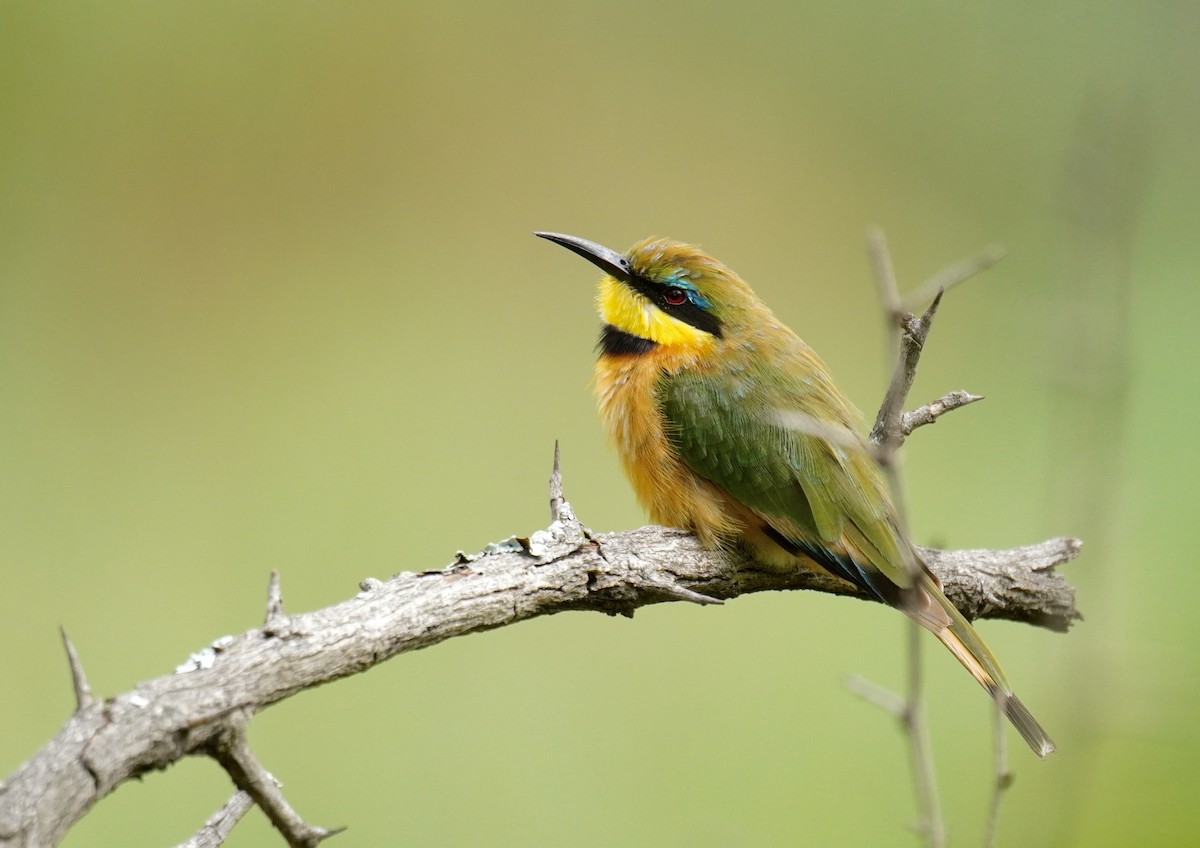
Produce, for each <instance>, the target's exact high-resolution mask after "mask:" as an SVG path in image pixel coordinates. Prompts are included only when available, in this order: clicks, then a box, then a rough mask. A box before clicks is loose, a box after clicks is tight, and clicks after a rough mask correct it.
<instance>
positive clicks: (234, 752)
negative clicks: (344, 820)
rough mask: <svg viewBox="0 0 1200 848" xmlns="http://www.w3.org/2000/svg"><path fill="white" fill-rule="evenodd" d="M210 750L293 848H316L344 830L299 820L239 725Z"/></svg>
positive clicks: (226, 730)
mask: <svg viewBox="0 0 1200 848" xmlns="http://www.w3.org/2000/svg"><path fill="white" fill-rule="evenodd" d="M210 750H211V753H212V755H213V758H214V759H216V760H217V762H219V763H220V764H221V766H222V767H223V768H224V769H225V771H227V772H229V776H230V777H231V778H232V779H233V782H234V783H235V784H236V785H237V787H238V788H239V789H241V790H242V791H243V792H246V793H247V794H249V795H250V797H251V798H252V799H253V800H254V803H256V804H258V806H259V807H260V808H261V809H262V811H263V812H264V813H266V814H267V818H269V819H270V820H271V824H273V825H275V828H276V829H277V830H278V831H279V832H280V833H281V834H282V835H283V838H284V839H286V840H287V843H288V845H290V846H292V848H316V846H317V845H319V844H321V843H322V842H324V841H325V840H326V839H328V838H329V837H331V836H336V835H337V834H339V833H341V832H342V831H343V830H345V828H344V827H342V828H334V829H327V828H323V827H317V826H316V825H311V824H309V823H308V822H306V821H305V820H304V819H303V818H301V816H300V814H299V813H297V812H296V810H295V809H294V808H293V807H292V805H291V804H289V803H288V801H287V799H286V798H284V797H283V791H282V788H281V786H280V783H279V781H278V780H276V779H275V777H274V775H272V774H271V773H270V772H269V771H267V770H266V769H265V768H263V766H262V763H260V762H259V761H258V758H257V757H255V756H254V752H253V751H251V750H250V746H249V744H247V742H246V734H245V730H244V728H243V727H242V724H241V723H240V722H237V723H234V724H232V725H231V726H230V727H228V728H227V729H225V730H224V731H223V732H222V733H220V734H218V735H217V736H216V737H215V738H214V739H213V742H212V745H211V749H210Z"/></svg>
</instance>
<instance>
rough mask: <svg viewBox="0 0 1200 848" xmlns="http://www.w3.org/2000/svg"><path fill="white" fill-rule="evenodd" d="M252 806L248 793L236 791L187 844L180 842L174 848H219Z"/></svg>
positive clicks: (252, 800)
mask: <svg viewBox="0 0 1200 848" xmlns="http://www.w3.org/2000/svg"><path fill="white" fill-rule="evenodd" d="M253 806H254V799H252V798H251V797H250V794H249V793H248V792H243V791H242V790H238V791H237V792H235V793H233V796H232V797H231V798H230V799H229V800H228V801H226V802H225V806H223V807H221V809H219V810H217V811H216V812H215V813H213V814H212V816H210V817H209V819H208V821H206V822H205V823H204V827H202V828H200V829H199V830H198V831H196V833H195V834H194V835H193V836H192V838H191V839H189V840H188V841H187V842H181V843H179V845H177V846H176V848H220V846H221V845H224V844H225V840H226V839H228V838H229V834H230V833H232V832H233V828H234V825H236V824H237V823H238V822H239V821H241V820H242V816H244V815H246V812H247V811H248V810H249V809H250V808H251V807H253Z"/></svg>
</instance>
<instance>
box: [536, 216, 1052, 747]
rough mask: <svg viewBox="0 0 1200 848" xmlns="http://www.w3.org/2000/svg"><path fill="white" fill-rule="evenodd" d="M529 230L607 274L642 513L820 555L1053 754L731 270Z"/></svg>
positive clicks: (609, 342)
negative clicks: (940, 650)
mask: <svg viewBox="0 0 1200 848" xmlns="http://www.w3.org/2000/svg"><path fill="white" fill-rule="evenodd" d="M534 234H535V235H537V236H539V237H541V238H544V239H548V240H549V241H551V242H554V243H556V244H558V245H561V246H562V247H565V248H566V249H568V250H570V251H572V252H573V253H576V254H578V255H579V256H581V257H583V258H584V259H586V260H588V261H589V262H591V263H592V264H593V265H595V266H597V267H599V268H600V270H601V271H603V272H604V276H603V277H602V278H601V280H600V284H599V293H598V295H597V299H596V302H597V307H598V311H599V313H600V318H601V320H602V322H603V325H602V328H601V331H600V339H599V342H598V345H597V352H598V355H597V359H596V366H595V391H596V395H597V401H598V406H599V411H600V418H601V420H602V422H603V424H604V427H605V429H606V430H607V432H608V435H609V437H610V440H611V442H612V443H613V444H614V445H615V447H616V449H617V453H618V454H619V455H620V460H621V464H622V466H623V468H624V471H625V474H626V476H627V477H628V478H629V480H630V482H631V484H632V486H633V489H634V492H635V494H636V495H637V498H638V500H639V501H640V502H641V503H642V505H643V506H644V507H645V508H646V509H647V511H648V512H649V514H650V518H651V520H652V521H654V522H656V523H659V524H664V525H669V526H673V527H678V528H682V529H685V530H690V531H692V532H693V533H694V534H695V535H696V536H697V537H698V539H699V541H700V543H701V544H702V545H703V546H704V547H705V548H708V549H712V550H733V549H738V548H740V549H741V550H743V551H745V552H746V553H747V554H749V555H750V556H752V557H753V558H754V559H755V560H756V561H758V562H759V563H761V564H763V565H764V566H765V567H768V568H773V569H787V568H795V567H797V566H802V567H805V568H809V569H813V566H814V565H815V566H816V570H824V571H826V572H828V573H830V574H832V575H834V576H836V577H839V578H841V579H843V580H846V581H848V582H849V583H850V584H852V585H853V586H854V587H856V588H857V589H858V590H860V591H862V592H865V593H867V594H869V595H871V596H874V597H875V598H877V599H879V600H880V601H883V602H885V603H887V604H889V605H891V606H892V607H895V608H897V609H899V610H901V611H902V612H904V613H906V614H907V615H908V616H909V617H910V618H912V619H914V620H915V621H917V622H918V623H919V624H921V625H922V626H923V627H925V628H926V629H928V630H929V631H931V632H932V633H933V634H934V635H935V636H936V637H937V638H938V639H939V640H940V641H941V642H942V643H943V644H944V645H945V646H946V647H947V648H948V649H949V650H950V652H951V653H952V654H953V655H954V656H955V658H957V659H958V661H959V662H960V663H961V664H962V665H963V666H964V667H966V669H967V670H968V671H969V672H970V673H971V674H972V676H973V677H974V678H975V679H976V680H977V681H978V682H979V684H980V685H981V686H983V688H984V689H985V690H986V691H987V692H988V694H989V695H990V696H991V697H992V699H993V700H994V701H995V703H996V704H997V705H998V706H999V707H1000V709H1001V710H1002V711H1003V712H1004V714H1005V716H1007V718H1008V719H1009V721H1010V722H1011V723H1012V724H1013V726H1014V727H1015V728H1016V730H1017V731H1018V732H1019V733H1020V735H1021V736H1022V738H1024V740H1025V741H1026V742H1027V743H1028V745H1029V747H1030V748H1031V749H1032V750H1033V751H1034V753H1035V754H1037V755H1038V756H1039V757H1045V756H1047V755H1048V754H1050V753H1051V752H1053V751H1054V750H1055V745H1054V742H1053V741H1052V740H1051V739H1050V736H1049V735H1048V734H1047V733H1046V731H1045V730H1044V729H1043V728H1042V726H1041V725H1040V724H1038V722H1037V720H1036V719H1035V718H1034V717H1033V714H1032V713H1030V711H1029V710H1028V709H1027V708H1026V707H1025V705H1024V704H1023V703H1022V702H1021V700H1020V699H1019V698H1018V697H1017V696H1016V694H1015V693H1014V692H1013V689H1012V687H1011V686H1010V685H1009V683H1008V680H1007V679H1006V678H1005V676H1004V672H1003V671H1002V670H1001V668H1000V664H999V662H998V661H997V659H996V657H995V656H994V655H993V654H992V652H991V650H990V649H989V648H988V647H987V644H986V643H985V642H984V641H983V639H982V637H980V635H979V634H978V633H977V632H976V630H975V628H974V627H972V626H971V624H970V622H969V621H968V620H967V619H966V617H965V616H963V614H962V613H961V612H960V611H959V610H958V609H957V608H956V607H955V606H954V604H953V603H952V602H951V601H950V600H949V599H948V598H947V597H946V595H945V594H944V593H943V591H942V586H941V581H940V580H939V579H938V578H937V576H936V575H934V574H933V573H932V572H931V571H930V570H929V568H928V567H927V566H926V564H925V563H924V562H923V561H922V559H921V556H920V554H919V552H918V551H917V549H916V548H915V546H914V545H913V544H912V543H911V542H910V541H908V539H907V537H906V535H905V534H904V533H902V531H901V528H900V522H899V520H898V518H897V513H896V509H895V507H894V505H893V502H892V499H891V496H890V494H889V489H888V486H887V484H886V481H885V479H884V475H883V472H882V470H881V469H880V467H879V463H878V462H877V460H876V457H875V454H873V453H872V451H871V449H870V447H869V445H868V444H867V442H866V440H865V439H864V438H863V437H862V435H861V433H860V429H861V416H860V414H859V413H858V411H857V410H856V409H855V407H854V405H853V404H852V403H851V402H850V400H849V399H848V398H847V397H846V395H845V394H843V393H842V391H841V390H840V389H839V388H838V387H837V385H836V384H835V383H834V380H833V377H832V376H831V374H830V372H829V369H828V368H827V367H826V365H825V363H824V362H823V361H822V360H821V358H820V357H819V356H818V355H817V354H816V353H815V352H814V351H813V349H812V348H811V347H809V346H808V345H807V344H806V343H805V342H804V341H803V340H801V338H800V337H799V336H798V335H796V333H794V332H793V331H792V330H791V329H789V328H788V327H787V326H785V325H784V324H783V323H782V322H781V321H780V320H779V319H778V318H776V317H775V315H774V313H773V312H772V311H771V310H770V309H769V308H768V307H767V305H766V304H765V303H763V302H762V301H761V300H760V299H759V298H758V296H757V295H756V294H755V293H754V291H753V290H752V289H751V288H750V286H749V285H748V284H747V283H746V282H745V281H744V280H742V278H741V277H739V276H738V275H737V274H736V273H734V271H732V270H731V269H729V268H728V267H726V266H725V265H723V264H722V263H721V262H719V261H717V260H716V259H714V258H713V257H712V256H710V255H708V254H707V253H705V252H704V251H703V250H701V249H700V248H699V247H697V246H695V245H691V244H686V243H683V242H678V241H673V240H669V239H664V238H656V237H651V238H647V239H645V240H643V241H641V242H638V243H637V244H636V245H634V246H633V247H632V248H631V249H630V250H629V251H628V252H627V253H624V254H622V253H618V252H617V251H615V250H612V249H610V248H607V247H604V246H603V245H600V244H597V243H596V242H592V241H589V240H587V239H584V238H579V237H578V236H572V235H566V234H564V233H555V232H543V231H538V232H535V233H534Z"/></svg>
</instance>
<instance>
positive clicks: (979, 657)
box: [907, 575, 1055, 757]
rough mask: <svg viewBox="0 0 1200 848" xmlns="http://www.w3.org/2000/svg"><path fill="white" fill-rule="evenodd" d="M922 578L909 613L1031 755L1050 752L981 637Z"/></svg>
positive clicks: (1046, 738) (934, 585)
mask: <svg viewBox="0 0 1200 848" xmlns="http://www.w3.org/2000/svg"><path fill="white" fill-rule="evenodd" d="M922 578H923V579H922V580H921V582H920V586H921V588H922V589H923V590H924V592H923V593H922V594H923V595H924V596H925V597H924V598H922V599H920V600H919V601H918V602H917V603H916V604H915V605H914V607H915V608H913V609H909V610H907V612H908V613H909V615H911V616H912V617H913V618H915V619H916V620H917V621H918V622H920V623H921V624H922V625H923V626H925V627H926V628H928V629H929V630H930V631H932V632H933V634H934V635H935V636H937V637H938V639H940V640H941V642H942V644H943V645H945V646H946V647H947V648H949V649H950V653H952V654H954V656H955V657H956V658H957V659H958V661H959V662H960V663H962V664H963V666H964V667H965V668H966V669H967V671H969V672H971V675H972V676H973V677H974V678H975V679H976V680H978V681H979V685H981V686H982V687H983V688H984V689H986V690H987V693H988V694H989V695H991V696H992V699H993V700H994V701H995V702H996V704H997V705H998V706H999V707H1000V709H1001V710H1003V711H1004V715H1005V716H1007V717H1008V720H1009V721H1010V722H1012V725H1013V727H1015V728H1016V729H1017V732H1018V733H1020V734H1021V737H1022V738H1023V739H1024V740H1025V741H1026V742H1027V743H1028V744H1029V747H1030V748H1032V749H1033V752H1034V753H1035V754H1037V755H1038V756H1039V757H1045V756H1046V755H1047V754H1051V753H1053V752H1054V750H1055V747H1054V741H1053V740H1052V739H1051V738H1050V736H1049V735H1048V734H1047V733H1046V731H1045V730H1043V729H1042V726H1041V725H1040V724H1038V723H1037V719H1035V718H1034V717H1033V714H1032V713H1030V712H1029V710H1028V709H1026V707H1025V705H1024V704H1022V703H1021V699H1020V698H1018V697H1017V696H1016V695H1015V694H1013V690H1012V687H1011V686H1009V685H1008V681H1007V680H1006V679H1005V678H1004V672H1003V671H1001V670H1000V663H999V662H998V661H997V660H996V657H995V655H993V654H992V652H991V650H990V649H989V648H988V646H987V645H986V644H985V643H984V641H983V639H982V637H980V635H979V634H978V633H976V632H975V628H974V627H972V626H971V623H970V622H969V621H967V619H966V618H965V617H964V616H963V614H962V613H961V612H959V611H958V608H957V607H955V606H954V604H952V603H950V600H949V598H947V597H946V596H945V595H944V594H943V593H942V590H941V588H940V587H939V586H938V585H937V583H936V582H934V580H933V578H931V577H928V576H926V575H922ZM931 602H932V603H931Z"/></svg>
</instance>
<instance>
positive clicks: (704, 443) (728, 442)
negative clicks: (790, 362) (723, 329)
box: [660, 369, 911, 588]
mask: <svg viewBox="0 0 1200 848" xmlns="http://www.w3.org/2000/svg"><path fill="white" fill-rule="evenodd" d="M810 370H811V369H810ZM660 403H661V406H662V410H663V415H664V418H665V420H666V425H667V434H668V436H669V438H670V439H671V442H672V444H673V446H674V447H675V449H676V450H677V451H678V453H679V455H680V457H681V458H682V459H683V460H684V462H686V463H687V465H688V466H689V467H690V468H691V469H692V470H693V471H694V472H696V473H697V474H699V475H700V476H702V477H704V478H705V479H707V480H710V481H712V482H713V483H716V484H717V485H718V486H720V487H721V488H723V489H724V490H725V491H727V492H728V493H729V494H730V495H732V496H733V497H734V498H736V499H737V500H738V501H739V502H741V503H742V504H744V505H745V506H747V507H749V508H750V509H751V510H752V511H753V512H754V513H755V514H757V515H758V516H759V517H761V518H762V519H763V521H764V522H765V523H766V524H768V525H769V526H771V527H772V528H773V529H774V530H775V531H776V532H777V533H778V534H780V535H781V536H783V537H784V538H786V539H787V540H788V541H790V542H793V543H796V544H798V545H802V546H811V545H814V544H815V545H819V546H821V547H822V548H824V549H825V550H827V551H828V552H829V553H830V554H831V555H833V556H835V557H839V558H849V559H851V560H854V561H855V562H856V563H857V564H858V565H859V566H863V567H866V568H867V569H868V570H870V571H874V572H876V573H877V574H876V575H872V576H873V577H875V578H876V579H877V578H878V577H882V578H884V579H885V580H886V581H887V582H889V583H891V584H893V585H894V586H896V587H900V588H905V587H908V586H910V585H911V577H910V575H909V572H908V568H907V567H906V565H905V558H904V555H903V554H902V553H901V544H902V543H901V540H900V536H899V533H898V532H897V529H896V523H895V516H894V512H893V509H892V505H891V500H890V498H889V496H888V492H887V487H886V485H885V484H884V481H883V479H882V475H881V474H880V471H879V467H878V465H877V464H876V463H875V460H874V458H873V457H872V456H871V454H870V452H869V450H868V449H867V446H866V443H865V442H864V441H863V439H862V437H861V436H860V435H859V433H858V430H857V426H858V424H859V420H858V414H857V412H856V411H855V410H854V408H853V407H852V406H851V405H850V403H849V402H848V401H847V400H846V399H845V397H844V396H842V394H841V393H840V392H839V391H838V390H837V388H836V387H835V386H833V384H832V383H831V382H829V381H828V380H824V381H822V380H819V379H817V378H813V379H810V380H808V381H805V382H803V383H801V382H800V381H798V380H796V379H795V378H790V377H789V376H788V375H787V374H786V373H784V372H783V371H782V370H780V369H767V371H766V373H764V372H763V370H762V369H759V370H758V371H757V372H756V373H754V374H753V375H750V374H748V373H745V372H739V371H737V370H732V371H730V372H728V373H725V374H720V375H717V374H712V373H708V374H703V375H698V374H677V375H670V376H664V378H663V380H662V383H661V385H660ZM854 582H862V581H860V580H855V581H854ZM865 588H873V587H871V586H866V587H865ZM881 588H882V587H881Z"/></svg>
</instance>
